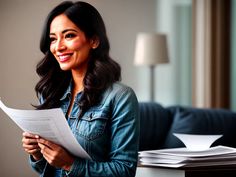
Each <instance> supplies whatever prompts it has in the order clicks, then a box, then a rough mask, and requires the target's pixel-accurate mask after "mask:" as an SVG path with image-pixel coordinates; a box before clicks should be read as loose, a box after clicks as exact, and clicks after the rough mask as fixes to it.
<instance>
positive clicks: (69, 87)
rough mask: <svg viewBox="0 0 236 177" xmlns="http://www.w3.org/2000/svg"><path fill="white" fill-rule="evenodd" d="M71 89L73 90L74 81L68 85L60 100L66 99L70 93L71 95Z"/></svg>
mask: <svg viewBox="0 0 236 177" xmlns="http://www.w3.org/2000/svg"><path fill="white" fill-rule="evenodd" d="M71 91H72V82H70V84H69V86H68V87H67V89H66V91H65V93H64V95H63V96H62V97H61V98H60V101H62V100H64V99H66V98H67V97H68V96H69V95H71Z"/></svg>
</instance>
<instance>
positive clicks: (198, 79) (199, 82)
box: [192, 0, 231, 108]
mask: <svg viewBox="0 0 236 177" xmlns="http://www.w3.org/2000/svg"><path fill="white" fill-rule="evenodd" d="M230 4H231V1H230V0H227V1H222V0H193V66H192V67H193V83H192V85H193V90H192V93H193V95H192V97H193V99H192V100H193V106H195V107H208V108H229V107H230V9H231V8H230Z"/></svg>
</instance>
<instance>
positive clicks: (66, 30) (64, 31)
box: [49, 29, 77, 35]
mask: <svg viewBox="0 0 236 177" xmlns="http://www.w3.org/2000/svg"><path fill="white" fill-rule="evenodd" d="M68 31H73V32H77V31H76V30H75V29H65V30H63V31H62V34H64V33H66V32H68ZM49 35H56V34H55V33H50V34H49Z"/></svg>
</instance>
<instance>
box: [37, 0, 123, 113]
mask: <svg viewBox="0 0 236 177" xmlns="http://www.w3.org/2000/svg"><path fill="white" fill-rule="evenodd" d="M60 14H65V15H66V16H67V17H68V18H69V19H70V20H71V21H72V22H73V23H74V24H75V25H77V27H78V28H80V30H82V31H83V32H84V33H85V36H86V38H87V39H92V38H94V37H96V38H98V40H99V46H98V47H97V48H96V49H93V50H91V52H90V55H91V57H90V59H89V61H88V69H87V73H86V74H85V77H84V80H83V84H84V91H83V95H82V97H81V101H80V104H79V106H80V107H81V110H82V111H83V112H84V111H86V110H87V109H88V108H89V107H91V106H93V105H96V104H97V103H98V102H99V100H100V98H101V94H102V93H103V91H104V90H105V89H106V88H108V87H109V86H110V85H111V84H112V83H114V82H116V81H119V80H120V79H121V68H120V66H119V64H118V63H116V62H115V61H114V60H112V59H111V57H110V56H109V50H110V45H109V41H108V38H107V35H106V29H105V25H104V22H103V20H102V17H101V15H100V14H99V12H98V11H97V10H96V9H95V8H94V7H93V6H91V5H90V4H88V3H86V2H71V1H65V2H62V3H61V4H59V5H58V6H56V7H55V8H54V9H53V10H52V11H51V12H50V13H49V15H48V17H47V19H46V21H45V25H44V28H43V33H42V36H41V41H40V49H41V51H42V52H43V53H44V54H45V56H44V58H43V59H42V60H41V61H40V62H39V63H38V65H37V68H36V72H37V74H38V75H39V76H40V81H39V82H38V83H37V85H36V86H35V91H36V94H37V96H38V97H39V96H40V97H41V96H42V98H43V99H44V102H43V104H41V105H39V106H36V108H37V109H46V108H47V109H48V108H56V107H59V106H60V98H61V97H62V96H63V94H64V92H65V90H66V89H67V88H68V85H69V83H70V81H71V78H72V75H71V72H70V71H63V70H61V69H60V66H59V64H58V63H57V61H56V59H55V58H54V56H53V55H52V53H51V52H50V39H49V33H50V24H51V22H52V20H53V19H54V18H55V17H56V16H58V15H60Z"/></svg>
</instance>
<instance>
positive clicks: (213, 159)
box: [139, 146, 236, 168]
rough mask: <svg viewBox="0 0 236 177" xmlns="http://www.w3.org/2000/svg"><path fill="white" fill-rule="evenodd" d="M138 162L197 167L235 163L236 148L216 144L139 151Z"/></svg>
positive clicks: (175, 166)
mask: <svg viewBox="0 0 236 177" xmlns="http://www.w3.org/2000/svg"><path fill="white" fill-rule="evenodd" d="M139 163H140V164H141V165H148V166H161V167H172V168H179V167H198V166H213V165H217V166H218V165H233V164H236V149H235V148H231V147H226V146H216V147H212V148H209V149H206V150H194V151H193V150H189V149H187V148H172V149H161V150H151V151H141V152H139Z"/></svg>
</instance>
